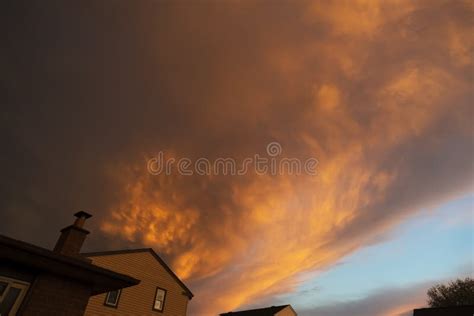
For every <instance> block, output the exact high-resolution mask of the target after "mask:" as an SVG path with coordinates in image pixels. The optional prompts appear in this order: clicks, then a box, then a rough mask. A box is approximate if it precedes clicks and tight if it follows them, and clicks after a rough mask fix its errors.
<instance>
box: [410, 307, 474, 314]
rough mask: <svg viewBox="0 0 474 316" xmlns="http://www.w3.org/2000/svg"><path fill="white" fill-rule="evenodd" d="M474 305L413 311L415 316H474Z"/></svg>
mask: <svg viewBox="0 0 474 316" xmlns="http://www.w3.org/2000/svg"><path fill="white" fill-rule="evenodd" d="M473 315H474V305H465V306H450V307H436V308H420V309H415V310H414V311H413V316H473Z"/></svg>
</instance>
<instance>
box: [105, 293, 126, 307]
mask: <svg viewBox="0 0 474 316" xmlns="http://www.w3.org/2000/svg"><path fill="white" fill-rule="evenodd" d="M115 291H117V292H118V295H117V301H116V304H115V305H112V304H109V303H108V298H109V295H110V293H112V292H115ZM115 291H109V292H107V294H105V301H104V306H107V307H111V308H118V305H119V301H120V296H121V295H122V289H118V290H115Z"/></svg>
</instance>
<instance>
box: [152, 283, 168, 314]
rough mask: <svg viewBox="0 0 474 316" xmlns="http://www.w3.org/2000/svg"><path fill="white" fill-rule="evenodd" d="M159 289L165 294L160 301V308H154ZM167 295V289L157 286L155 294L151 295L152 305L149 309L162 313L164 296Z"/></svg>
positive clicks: (164, 301)
mask: <svg viewBox="0 0 474 316" xmlns="http://www.w3.org/2000/svg"><path fill="white" fill-rule="evenodd" d="M159 290H161V291H163V292H164V293H165V294H164V295H163V301H162V302H161V309H157V308H155V304H156V295H157V294H158V291H159ZM167 295H168V291H167V290H166V289H164V288H161V287H159V286H157V287H156V290H155V296H153V305H152V306H151V310H152V311H155V312H159V313H163V312H164V310H165V303H166V296H167Z"/></svg>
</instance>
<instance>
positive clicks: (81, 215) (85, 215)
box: [74, 211, 92, 219]
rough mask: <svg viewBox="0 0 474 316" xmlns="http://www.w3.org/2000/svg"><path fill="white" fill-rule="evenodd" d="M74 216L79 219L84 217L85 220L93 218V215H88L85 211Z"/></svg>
mask: <svg viewBox="0 0 474 316" xmlns="http://www.w3.org/2000/svg"><path fill="white" fill-rule="evenodd" d="M74 216H76V217H77V218H81V217H83V218H85V219H87V218H90V217H92V215H91V214H89V213H87V212H84V211H79V212H77V213H76V214H74Z"/></svg>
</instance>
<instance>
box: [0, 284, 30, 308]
mask: <svg viewBox="0 0 474 316" xmlns="http://www.w3.org/2000/svg"><path fill="white" fill-rule="evenodd" d="M0 280H1V281H2V282H5V283H7V287H6V288H5V290H4V291H3V293H2V295H1V296H0V302H2V301H3V300H4V299H5V297H6V296H7V294H8V291H9V290H10V288H12V287H13V288H15V289H19V290H20V293H19V294H18V296H17V297H16V299H15V302H14V303H13V305H12V307H11V310H10V312H9V314H10V315H16V314H17V313H18V310H19V309H20V307H21V305H22V304H23V301H24V300H25V297H26V293H27V292H28V290H29V289H30V285H31V284H30V283H29V282H26V281H22V280H18V279H14V278H10V277H7V276H4V275H0Z"/></svg>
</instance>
